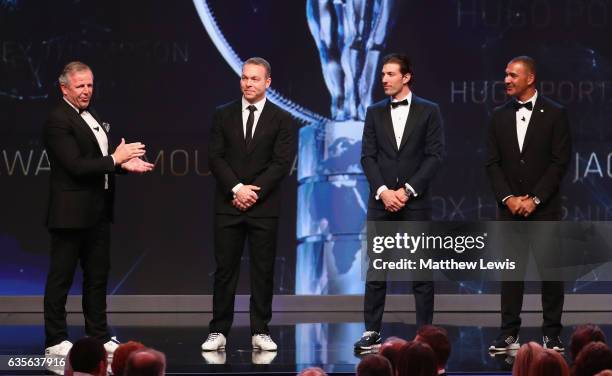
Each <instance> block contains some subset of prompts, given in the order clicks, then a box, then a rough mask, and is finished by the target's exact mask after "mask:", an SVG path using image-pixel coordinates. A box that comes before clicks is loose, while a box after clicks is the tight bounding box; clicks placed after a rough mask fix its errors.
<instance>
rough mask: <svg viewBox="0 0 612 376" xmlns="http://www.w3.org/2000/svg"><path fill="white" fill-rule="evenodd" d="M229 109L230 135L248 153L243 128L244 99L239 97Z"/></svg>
mask: <svg viewBox="0 0 612 376" xmlns="http://www.w3.org/2000/svg"><path fill="white" fill-rule="evenodd" d="M229 111H230V115H229V117H228V126H229V132H230V135H232V137H233V139H234V140H235V142H237V143H238V144H239V145H240V150H242V151H243V152H245V153H246V145H245V140H244V129H243V128H242V100H241V99H239V100H238V101H237V102H236V103H235V104H234V105H233V106H232V107H231V108H230V110H229Z"/></svg>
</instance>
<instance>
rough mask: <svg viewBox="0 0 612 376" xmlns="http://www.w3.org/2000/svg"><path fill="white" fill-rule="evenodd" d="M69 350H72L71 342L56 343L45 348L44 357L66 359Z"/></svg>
mask: <svg viewBox="0 0 612 376" xmlns="http://www.w3.org/2000/svg"><path fill="white" fill-rule="evenodd" d="M71 348H72V342H70V341H62V342H61V343H58V344H57V345H54V346H49V347H47V348H46V349H45V355H47V356H62V357H66V356H67V355H68V352H69V351H70V349H71Z"/></svg>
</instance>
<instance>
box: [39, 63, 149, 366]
mask: <svg viewBox="0 0 612 376" xmlns="http://www.w3.org/2000/svg"><path fill="white" fill-rule="evenodd" d="M59 84H60V89H61V91H62V94H63V98H62V100H61V101H60V103H59V104H58V105H57V106H56V107H55V108H54V109H53V110H52V111H51V114H50V115H49V118H48V119H47V122H46V124H45V126H44V130H43V141H44V145H45V148H46V151H47V155H48V156H49V163H50V165H51V174H50V184H49V188H50V189H49V203H48V209H47V218H46V225H47V227H48V229H49V233H50V235H51V260H50V265H49V274H48V275H47V282H46V286H45V298H44V312H45V314H44V315H45V336H46V339H45V342H46V343H45V348H46V350H45V353H46V354H47V355H58V356H65V355H66V354H67V353H68V351H69V350H70V348H71V346H72V344H71V342H70V341H69V340H68V332H67V328H66V307H65V306H66V299H67V296H68V291H69V290H70V287H71V285H72V279H73V276H74V272H75V269H76V265H77V262H79V261H80V264H81V268H82V269H83V314H84V316H85V332H86V334H87V335H88V336H89V337H94V338H96V339H98V340H101V341H102V343H104V347H105V348H106V350H107V351H108V352H109V353H112V352H113V351H114V350H115V348H116V347H117V344H116V343H115V342H114V341H112V340H111V337H110V334H109V331H108V327H107V322H106V287H107V286H106V285H107V281H108V272H109V269H110V255H109V253H110V251H109V248H110V223H111V222H112V221H113V202H114V197H115V173H125V172H136V173H143V172H148V171H151V170H152V169H153V165H152V164H150V163H147V162H144V161H143V160H141V159H140V158H139V157H141V156H143V155H144V153H145V149H144V145H143V144H141V143H140V142H135V143H129V144H126V143H125V140H124V139H121V143H120V144H119V146H117V148H116V149H115V150H114V151H113V152H111V151H112V150H111V149H110V143H109V134H108V130H107V129H105V127H103V126H102V125H103V124H106V123H102V122H101V121H100V117H99V116H98V114H97V113H96V111H95V110H93V109H92V108H91V107H90V106H89V105H90V102H91V98H92V95H93V73H92V71H91V69H90V68H89V67H88V66H87V65H85V64H83V63H81V62H71V63H69V64H67V65H66V66H65V67H64V69H63V71H62V73H61V75H60V77H59Z"/></svg>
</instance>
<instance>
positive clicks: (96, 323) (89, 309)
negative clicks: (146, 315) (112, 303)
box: [44, 218, 110, 347]
mask: <svg viewBox="0 0 612 376" xmlns="http://www.w3.org/2000/svg"><path fill="white" fill-rule="evenodd" d="M49 232H50V235H51V261H50V265H49V274H48V275H47V282H46V285H45V298H44V312H45V313H44V316H45V347H49V346H54V345H57V344H58V343H60V342H62V341H64V340H66V339H68V331H67V326H66V299H67V297H68V291H69V290H70V287H71V286H72V281H73V278H74V272H75V270H76V267H77V263H78V262H80V264H81V269H82V270H83V301H82V306H83V314H84V316H85V332H86V333H87V335H88V336H90V337H94V338H97V339H99V340H101V341H103V342H107V341H108V340H110V335H109V332H108V326H107V320H106V288H107V282H108V274H109V270H110V250H109V249H110V222H109V221H108V219H106V218H105V219H104V220H102V221H101V222H99V223H98V224H97V225H96V226H94V227H92V228H87V229H51V230H49Z"/></svg>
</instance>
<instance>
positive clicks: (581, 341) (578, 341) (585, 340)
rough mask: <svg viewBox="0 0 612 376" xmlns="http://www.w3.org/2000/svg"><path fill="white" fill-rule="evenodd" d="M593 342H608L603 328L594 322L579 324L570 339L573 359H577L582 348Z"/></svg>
mask: <svg viewBox="0 0 612 376" xmlns="http://www.w3.org/2000/svg"><path fill="white" fill-rule="evenodd" d="M591 342H603V343H606V336H605V335H604V332H603V331H602V330H601V328H600V327H599V326H597V325H593V324H585V325H579V326H577V327H576V330H574V333H572V338H571V339H570V344H569V349H570V355H571V357H572V360H575V359H576V357H577V356H578V353H579V352H580V350H582V348H583V347H584V346H586V345H587V344H589V343H591Z"/></svg>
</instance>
